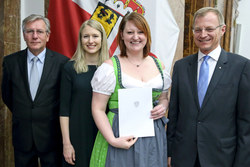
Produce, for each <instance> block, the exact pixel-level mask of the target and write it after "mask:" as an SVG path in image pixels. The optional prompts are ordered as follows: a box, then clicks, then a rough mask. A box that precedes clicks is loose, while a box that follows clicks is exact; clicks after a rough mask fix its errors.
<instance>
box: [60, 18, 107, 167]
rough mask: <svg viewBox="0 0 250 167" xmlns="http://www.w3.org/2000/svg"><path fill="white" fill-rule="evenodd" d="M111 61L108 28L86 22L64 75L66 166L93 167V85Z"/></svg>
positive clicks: (62, 115)
mask: <svg viewBox="0 0 250 167" xmlns="http://www.w3.org/2000/svg"><path fill="white" fill-rule="evenodd" d="M108 57H109V55H108V46H107V38H106V33H105V30H104V28H103V27H102V25H101V24H100V23H99V22H98V21H95V20H87V21H85V22H84V23H83V24H82V26H81V27H80V31H79V36H78V44H77V49H76V52H75V54H74V55H73V57H72V59H71V61H69V62H68V63H66V64H65V66H64V69H63V72H62V79H61V92H60V96H61V98H60V102H61V104H60V124H61V131H62V137H63V155H64V159H65V161H64V162H63V166H72V165H74V166H76V167H85V166H89V160H90V156H91V152H92V147H93V144H94V141H95V137H96V133H97V128H96V125H95V123H94V121H93V118H92V114H91V99H92V88H91V85H90V81H91V79H92V77H93V75H94V72H95V71H96V69H97V67H98V66H99V65H101V64H102V62H103V61H104V60H106V59H108Z"/></svg>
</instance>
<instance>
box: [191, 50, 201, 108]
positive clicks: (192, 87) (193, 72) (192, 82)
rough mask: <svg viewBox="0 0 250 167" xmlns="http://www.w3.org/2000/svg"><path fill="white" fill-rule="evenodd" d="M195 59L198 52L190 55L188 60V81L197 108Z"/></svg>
mask: <svg viewBox="0 0 250 167" xmlns="http://www.w3.org/2000/svg"><path fill="white" fill-rule="evenodd" d="M197 60H198V54H194V55H192V57H191V59H190V61H189V67H188V76H189V77H188V78H189V82H190V84H189V85H190V86H191V89H192V92H193V97H194V101H195V104H196V105H197V108H200V106H199V99H198V91H197V64H198V63H197Z"/></svg>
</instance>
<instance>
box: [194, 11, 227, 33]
mask: <svg viewBox="0 0 250 167" xmlns="http://www.w3.org/2000/svg"><path fill="white" fill-rule="evenodd" d="M208 12H213V13H214V14H216V15H217V17H218V21H219V24H220V25H225V23H224V17H223V15H222V13H221V12H220V11H219V9H217V8H213V7H204V8H201V9H199V10H197V11H196V12H195V14H194V18H193V28H194V26H195V25H194V24H195V20H196V18H198V17H204V16H205V15H206V14H207V13H208Z"/></svg>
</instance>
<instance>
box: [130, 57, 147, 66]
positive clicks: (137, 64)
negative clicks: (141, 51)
mask: <svg viewBox="0 0 250 167" xmlns="http://www.w3.org/2000/svg"><path fill="white" fill-rule="evenodd" d="M127 59H128V57H127ZM128 61H129V63H130V64H133V65H134V66H136V67H137V68H139V67H140V65H142V63H143V62H144V58H143V60H142V62H141V63H140V64H134V63H132V62H131V61H130V60H129V59H128Z"/></svg>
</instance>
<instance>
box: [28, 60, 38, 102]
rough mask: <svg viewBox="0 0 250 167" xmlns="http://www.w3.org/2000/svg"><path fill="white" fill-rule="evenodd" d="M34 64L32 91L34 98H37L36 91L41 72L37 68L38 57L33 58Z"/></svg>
mask: <svg viewBox="0 0 250 167" xmlns="http://www.w3.org/2000/svg"><path fill="white" fill-rule="evenodd" d="M31 61H32V65H31V69H30V93H31V96H32V100H34V99H35V96H36V91H37V88H38V85H39V80H40V79H39V73H38V68H37V61H38V57H34V58H33V59H32V60H31Z"/></svg>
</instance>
